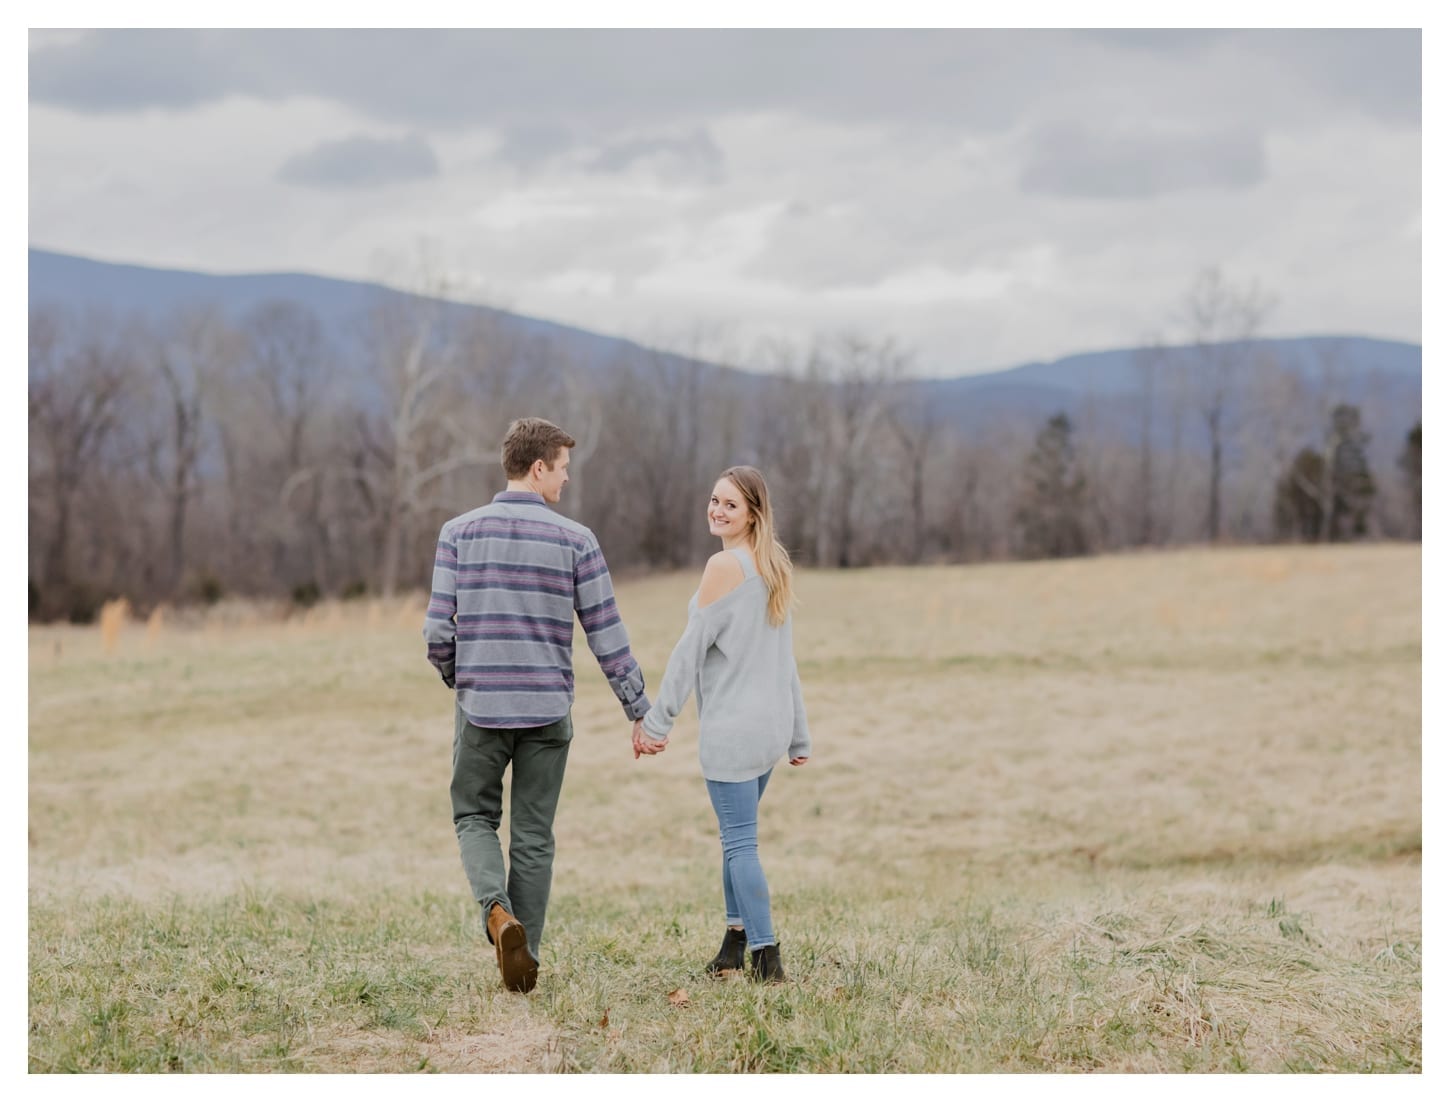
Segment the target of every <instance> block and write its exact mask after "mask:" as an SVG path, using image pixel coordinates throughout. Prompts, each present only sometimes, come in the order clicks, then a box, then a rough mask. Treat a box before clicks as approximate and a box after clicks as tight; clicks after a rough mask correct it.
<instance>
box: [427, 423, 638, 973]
mask: <svg viewBox="0 0 1450 1102" xmlns="http://www.w3.org/2000/svg"><path fill="white" fill-rule="evenodd" d="M573 446H574V439H573V437H571V436H570V435H569V434H568V433H566V432H565V431H564V430H563V429H561V428H559V427H558V426H557V425H553V424H550V423H549V422H548V421H545V420H543V419H542V418H538V417H526V418H523V419H521V420H518V421H515V422H513V424H511V425H510V426H509V429H508V434H507V435H506V436H505V437H504V442H503V449H502V451H503V469H504V473H505V474H506V475H507V476H508V488H507V489H506V490H504V491H503V492H502V493H500V494H496V495H495V496H494V499H493V501H492V503H491V504H488V505H484V506H482V507H481V508H478V509H474V510H473V511H472V512H468V513H464V514H463V515H462V516H457V517H454V518H453V519H452V520H450V521H449V522H448V523H447V524H445V525H443V529H442V531H441V532H440V533H439V535H438V551H437V556H436V558H435V560H434V567H433V595H432V599H431V600H430V601H429V603H428V615H427V618H426V620H425V621H424V625H423V637H424V638H425V639H426V640H427V642H428V659H429V661H430V662H432V663H433V665H434V666H436V667H437V668H438V672H439V673H440V674H442V676H443V682H444V684H446V685H447V686H448V687H449V688H451V689H454V690H455V694H456V714H455V723H454V736H453V783H452V786H451V790H450V791H451V795H452V801H453V827H454V830H455V832H456V833H457V835H458V848H459V851H460V853H461V854H462V857H463V871H464V872H465V873H466V874H467V876H468V882H469V885H470V887H471V888H472V889H473V897H474V898H475V899H477V900H478V903H479V906H480V908H481V909H482V920H483V928H484V932H485V934H486V935H487V937H488V940H489V941H490V942H492V943H493V946H494V950H495V953H496V955H497V957H498V967H499V973H500V974H501V975H502V977H503V982H504V986H505V987H507V988H508V989H509V990H511V991H530V990H532V989H533V987H534V984H535V982H536V981H537V979H538V974H539V963H538V962H539V941H540V939H541V937H542V936H543V932H544V912H545V910H546V909H547V908H548V903H549V887H550V883H551V881H552V878H553V867H554V811H555V809H556V808H557V806H558V802H559V789H560V787H561V785H562V784H563V782H564V763H565V760H566V759H567V757H568V754H569V740H570V739H571V738H572V737H573V734H574V730H573V726H572V724H571V723H570V719H569V708H570V705H571V704H572V703H573V700H574V671H573V640H574V616H575V614H576V613H577V614H578V617H579V622H580V624H582V625H583V627H584V631H585V634H586V635H587V637H588V639H589V649H590V650H592V651H593V652H594V656H595V658H597V659H598V661H599V666H600V668H601V669H602V670H603V671H604V676H605V677H606V678H607V679H608V680H609V685H610V688H612V689H613V690H614V695H615V696H617V697H618V698H619V701H620V703H621V704H623V705H624V713H625V715H626V716H628V717H629V718H630V719H632V720H637V719H639V718H640V717H641V716H643V715H644V714H645V712H647V711H649V706H650V705H649V698H648V697H646V696H645V693H644V674H643V673H642V672H641V671H640V668H639V663H638V662H636V661H635V660H634V656H633V655H632V654H631V653H630V649H629V636H628V634H627V633H626V632H625V630H624V624H623V623H622V622H621V621H620V618H619V611H618V609H617V608H616V607H615V604H614V587H613V585H612V584H611V582H610V578H609V568H608V566H607V565H605V562H604V555H603V554H602V553H601V552H600V550H599V541H598V540H596V539H595V538H594V533H593V532H591V531H590V530H589V529H588V528H586V527H584V526H583V525H582V524H577V523H575V522H574V521H572V520H570V519H568V518H567V517H562V516H559V515H558V514H557V513H555V512H554V511H553V510H551V509H550V508H549V506H550V505H557V504H558V502H559V496H560V495H561V494H562V493H563V491H564V487H565V486H566V485H568V483H569V449H570V448H572V447H573ZM510 765H512V768H513V776H512V780H511V782H510V784H511V787H510V808H509V854H508V869H507V876H505V869H504V857H503V852H502V850H501V848H500V846H499V838H498V827H499V821H500V818H501V816H502V814H503V775H504V770H505V769H506V768H508V767H509V766H510Z"/></svg>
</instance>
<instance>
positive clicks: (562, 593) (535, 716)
mask: <svg viewBox="0 0 1450 1102" xmlns="http://www.w3.org/2000/svg"><path fill="white" fill-rule="evenodd" d="M576 613H577V614H578V616H579V623H580V624H581V625H582V626H583V628H584V633H585V636H586V637H587V638H588V640H589V649H590V650H592V651H593V652H594V657H595V658H597V659H598V660H599V666H600V668H601V669H602V670H603V671H604V676H605V677H606V678H608V680H609V687H610V688H611V689H613V690H614V695H615V696H617V697H618V698H619V701H620V703H621V704H623V705H624V712H625V715H627V716H628V717H629V718H631V719H638V718H639V717H641V716H643V715H644V714H645V712H647V711H649V698H648V697H647V696H645V693H644V673H643V672H642V671H641V670H640V668H639V663H638V662H636V661H635V660H634V655H633V654H631V653H630V649H629V636H628V634H626V632H625V630H624V623H623V621H621V620H620V618H619V610H618V609H617V608H616V607H615V604H614V586H613V584H612V583H611V582H610V579H609V567H608V566H607V565H606V564H605V562H604V554H603V552H601V551H600V550H599V541H598V540H597V539H595V538H594V533H593V532H591V531H590V530H589V529H588V528H585V527H584V526H583V525H582V524H578V523H576V522H574V521H572V520H570V519H569V518H568V517H563V516H560V515H559V514H558V513H555V512H554V511H553V510H552V509H550V508H549V507H548V505H546V504H545V503H544V499H543V497H541V496H540V495H539V494H535V493H528V492H523V491H514V490H505V491H504V492H503V493H500V494H496V495H495V496H494V499H493V501H492V502H491V503H490V504H488V505H484V506H482V507H480V508H478V509H474V510H473V511H472V512H468V513H464V514H463V515H462V516H457V517H454V518H453V519H452V520H450V521H449V522H448V523H447V524H445V525H443V529H442V531H441V532H440V533H439V534H438V552H437V556H436V558H435V559H434V564H433V594H432V597H431V599H430V600H429V602H428V615H427V618H426V619H425V621H424V623H423V637H424V639H426V640H427V643H428V660H429V661H430V662H432V663H433V665H434V666H436V667H437V668H438V672H439V673H440V674H442V675H443V681H444V684H446V685H448V687H449V688H452V689H456V690H457V693H458V704H459V707H461V708H462V709H463V713H464V715H466V716H467V717H468V719H469V721H470V722H472V723H473V724H474V725H475V726H478V727H543V726H546V725H548V724H550V723H553V722H555V721H556V720H559V719H562V718H563V717H564V716H565V715H567V714H568V712H569V707H570V705H571V704H572V703H573V701H574V660H573V649H574V616H575V614H576Z"/></svg>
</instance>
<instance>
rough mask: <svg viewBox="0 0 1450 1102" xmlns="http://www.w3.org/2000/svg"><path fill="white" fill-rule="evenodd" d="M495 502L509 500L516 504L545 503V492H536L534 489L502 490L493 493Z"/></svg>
mask: <svg viewBox="0 0 1450 1102" xmlns="http://www.w3.org/2000/svg"><path fill="white" fill-rule="evenodd" d="M493 500H494V501H495V502H500V501H509V502H513V503H514V504H515V505H545V504H547V502H545V501H544V495H543V494H536V493H534V492H533V491H532V490H500V491H499V492H498V493H496V494H494V495H493Z"/></svg>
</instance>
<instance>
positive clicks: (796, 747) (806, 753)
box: [786, 662, 811, 758]
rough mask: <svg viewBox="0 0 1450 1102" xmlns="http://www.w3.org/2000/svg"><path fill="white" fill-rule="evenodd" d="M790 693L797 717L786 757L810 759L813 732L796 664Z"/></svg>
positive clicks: (792, 727) (792, 726)
mask: <svg viewBox="0 0 1450 1102" xmlns="http://www.w3.org/2000/svg"><path fill="white" fill-rule="evenodd" d="M790 691H791V697H792V698H793V700H794V713H795V715H794V718H793V720H792V722H791V734H790V749H789V750H787V751H786V756H787V757H791V758H808V757H810V756H811V730H810V727H809V726H807V724H806V698H805V696H804V695H803V694H802V693H801V675H800V671H799V670H798V669H797V668H796V665H795V663H794V662H791V671H790Z"/></svg>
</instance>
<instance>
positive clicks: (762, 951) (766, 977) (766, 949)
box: [750, 945, 785, 983]
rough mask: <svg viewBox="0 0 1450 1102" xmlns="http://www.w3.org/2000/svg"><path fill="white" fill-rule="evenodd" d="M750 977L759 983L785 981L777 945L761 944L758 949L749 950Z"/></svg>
mask: <svg viewBox="0 0 1450 1102" xmlns="http://www.w3.org/2000/svg"><path fill="white" fill-rule="evenodd" d="M750 978H751V979H753V980H758V981H759V982H760V983H784V982H785V969H784V968H782V967H781V966H780V946H779V945H762V946H761V947H760V948H759V949H752V950H750Z"/></svg>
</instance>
